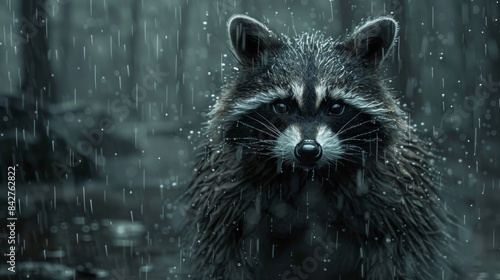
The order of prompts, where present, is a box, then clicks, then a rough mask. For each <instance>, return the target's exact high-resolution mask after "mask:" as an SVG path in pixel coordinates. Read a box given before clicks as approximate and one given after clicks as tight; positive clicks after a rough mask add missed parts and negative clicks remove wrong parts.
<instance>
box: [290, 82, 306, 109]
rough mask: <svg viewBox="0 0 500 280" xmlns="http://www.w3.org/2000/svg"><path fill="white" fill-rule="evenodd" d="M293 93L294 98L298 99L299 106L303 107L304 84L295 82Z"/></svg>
mask: <svg viewBox="0 0 500 280" xmlns="http://www.w3.org/2000/svg"><path fill="white" fill-rule="evenodd" d="M292 93H293V98H294V99H295V100H297V103H298V104H299V107H302V104H304V85H302V84H298V83H293V84H292Z"/></svg>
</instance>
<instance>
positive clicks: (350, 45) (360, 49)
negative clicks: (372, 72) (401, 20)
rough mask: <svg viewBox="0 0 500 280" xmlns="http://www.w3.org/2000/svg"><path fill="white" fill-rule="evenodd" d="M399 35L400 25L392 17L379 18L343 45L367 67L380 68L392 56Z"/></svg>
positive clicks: (360, 28) (359, 29)
mask: <svg viewBox="0 0 500 280" xmlns="http://www.w3.org/2000/svg"><path fill="white" fill-rule="evenodd" d="M397 35H398V23H397V22H396V21H395V20H394V19H393V18H391V17H379V18H376V19H374V20H371V21H368V22H366V23H365V24H363V25H362V26H361V27H359V28H357V29H356V31H354V33H353V34H352V35H351V36H350V37H349V38H348V39H347V40H346V41H345V42H344V44H343V45H344V47H345V48H346V50H347V51H349V52H351V53H353V54H354V55H355V56H356V57H358V58H360V59H362V60H363V61H364V62H365V63H366V65H367V66H369V67H374V68H378V67H380V66H381V65H382V64H383V62H384V61H385V59H386V58H387V57H389V56H390V55H391V54H392V52H393V50H394V48H395V46H396V38H397Z"/></svg>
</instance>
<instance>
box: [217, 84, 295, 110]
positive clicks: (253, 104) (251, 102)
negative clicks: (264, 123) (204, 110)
mask: <svg viewBox="0 0 500 280" xmlns="http://www.w3.org/2000/svg"><path fill="white" fill-rule="evenodd" d="M287 97H289V94H288V93H287V92H286V91H284V90H281V89H276V90H274V91H269V92H261V93H256V94H255V95H254V96H253V97H250V98H247V99H238V100H235V102H234V105H233V106H232V113H231V115H233V116H239V115H243V114H246V113H248V112H249V111H252V110H255V109H257V108H259V106H261V105H263V104H266V103H271V102H273V101H274V100H275V99H276V98H282V99H286V98H287ZM221 106H223V105H222V104H216V107H217V108H219V107H221ZM217 108H216V110H217Z"/></svg>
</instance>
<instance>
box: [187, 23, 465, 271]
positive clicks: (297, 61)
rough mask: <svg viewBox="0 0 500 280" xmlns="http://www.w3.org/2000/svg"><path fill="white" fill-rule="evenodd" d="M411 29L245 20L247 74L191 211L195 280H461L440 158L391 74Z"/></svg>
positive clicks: (240, 36)
mask: <svg viewBox="0 0 500 280" xmlns="http://www.w3.org/2000/svg"><path fill="white" fill-rule="evenodd" d="M397 33H398V24H397V22H396V21H395V20H394V19H393V18H391V17H379V18H375V19H371V20H368V21H366V22H365V23H363V24H361V25H360V26H358V27H357V28H356V29H355V31H354V32H353V33H352V34H350V35H349V36H347V38H344V39H343V38H339V39H337V40H333V39H332V38H330V37H328V36H326V35H324V34H323V33H321V32H313V33H305V34H302V35H299V36H297V37H294V38H290V37H288V36H285V35H277V34H276V33H275V32H273V31H271V30H270V29H269V28H268V27H266V26H265V25H264V24H263V23H261V22H259V21H257V20H255V19H253V18H251V17H248V16H245V15H235V16H233V17H231V18H230V20H229V22H228V35H229V45H230V50H231V53H232V54H233V55H234V57H235V59H236V61H237V63H238V66H237V67H235V73H234V76H232V77H231V78H230V79H229V82H228V84H227V85H226V86H225V87H224V89H223V91H222V93H221V94H220V96H218V98H217V100H216V103H215V105H214V106H213V107H212V108H211V111H210V113H209V115H208V117H209V120H208V123H207V126H206V128H205V130H204V133H203V139H202V143H201V145H200V146H199V155H198V160H197V164H196V168H195V173H194V177H193V179H192V181H191V183H190V184H189V186H188V189H187V191H186V193H185V194H184V195H183V197H182V199H181V201H182V202H183V203H184V207H182V209H183V210H184V214H185V217H184V223H185V224H184V229H185V237H184V241H185V244H186V245H185V249H184V252H183V254H184V259H185V260H186V261H187V262H188V263H189V265H190V267H191V268H192V271H191V273H190V276H191V277H192V278H193V279H230V280H232V279H244V280H247V279H248V280H250V279H252V280H253V279H458V278H459V277H460V273H461V271H460V269H458V268H457V265H456V263H457V259H456V258H455V257H456V255H457V253H456V249H455V248H456V247H457V240H456V225H457V223H456V221H455V218H454V216H453V215H452V214H451V213H450V211H449V209H447V208H446V205H445V204H444V202H443V201H442V199H441V198H440V195H439V193H440V188H441V180H440V174H439V172H438V171H437V170H436V167H435V163H436V162H437V158H436V156H435V155H434V153H433V152H432V147H431V145H430V143H427V142H426V141H423V140H421V139H420V138H419V137H418V136H417V132H416V131H415V129H414V128H413V127H411V126H410V125H409V124H408V122H407V116H406V115H405V113H404V112H403V111H402V110H401V109H400V108H399V107H398V104H397V102H396V100H395V99H394V97H392V95H391V93H390V92H389V90H388V87H387V86H386V85H385V82H384V80H383V79H382V77H381V72H382V70H383V68H384V67H383V66H384V61H385V60H386V59H387V58H388V57H389V56H390V55H391V53H392V52H393V50H394V49H395V47H396V44H397Z"/></svg>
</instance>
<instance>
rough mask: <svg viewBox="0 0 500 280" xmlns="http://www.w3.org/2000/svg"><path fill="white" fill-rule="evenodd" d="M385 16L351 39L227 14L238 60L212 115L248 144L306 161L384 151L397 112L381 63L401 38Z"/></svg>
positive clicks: (329, 161)
mask: <svg viewBox="0 0 500 280" xmlns="http://www.w3.org/2000/svg"><path fill="white" fill-rule="evenodd" d="M396 33H397V24H396V22H395V21H394V20H393V19H391V18H387V17H383V18H378V19H375V20H373V21H370V22H368V23H365V24H364V25H362V26H361V27H359V28H358V29H357V30H356V31H355V32H354V33H353V34H352V35H351V36H350V37H349V38H348V39H347V40H345V41H333V40H331V39H330V38H325V37H323V36H322V35H321V34H319V33H315V34H309V35H308V34H305V35H302V36H300V37H298V38H295V39H294V40H290V39H288V38H286V37H284V36H282V37H278V36H276V35H275V34H274V33H273V32H272V31H270V30H269V29H268V28H266V27H265V26H264V25H263V24H262V23H260V22H258V21H256V20H255V19H252V18H249V17H247V16H234V17H232V18H231V19H230V21H229V36H230V42H231V50H232V52H233V54H234V55H235V57H236V59H237V60H238V61H239V63H240V69H239V70H238V73H237V75H236V77H235V80H234V81H233V83H232V84H230V85H229V86H228V88H227V90H226V92H225V93H224V94H223V95H222V96H221V97H220V99H219V100H218V102H217V104H216V106H215V107H214V109H213V111H212V119H213V120H216V122H217V121H218V122H221V123H224V125H223V126H224V130H225V131H224V137H225V141H226V142H229V143H232V144H235V145H238V146H239V147H241V149H242V151H243V152H245V153H249V154H257V155H259V156H261V157H263V158H267V159H276V160H277V161H278V162H282V163H284V164H287V165H291V166H293V167H298V168H302V169H306V170H309V169H321V168H324V167H328V168H330V167H332V166H334V167H335V168H337V167H342V166H351V165H352V164H356V165H359V164H363V163H364V161H365V160H366V158H367V157H370V156H373V155H377V154H378V153H382V152H383V149H384V147H385V146H386V145H387V143H388V142H389V141H390V139H391V134H393V133H395V130H396V129H397V124H396V123H397V121H395V120H397V119H398V117H399V115H398V113H397V112H396V111H397V107H396V106H395V103H394V100H393V99H392V98H391V97H390V96H389V94H388V93H387V90H386V89H385V88H384V86H383V84H382V82H381V80H380V77H379V75H378V74H379V73H378V72H379V71H380V68H381V64H382V62H383V61H384V59H385V58H386V57H387V56H388V55H389V54H390V53H391V50H392V49H393V46H394V44H395V41H396V39H395V38H396Z"/></svg>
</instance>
